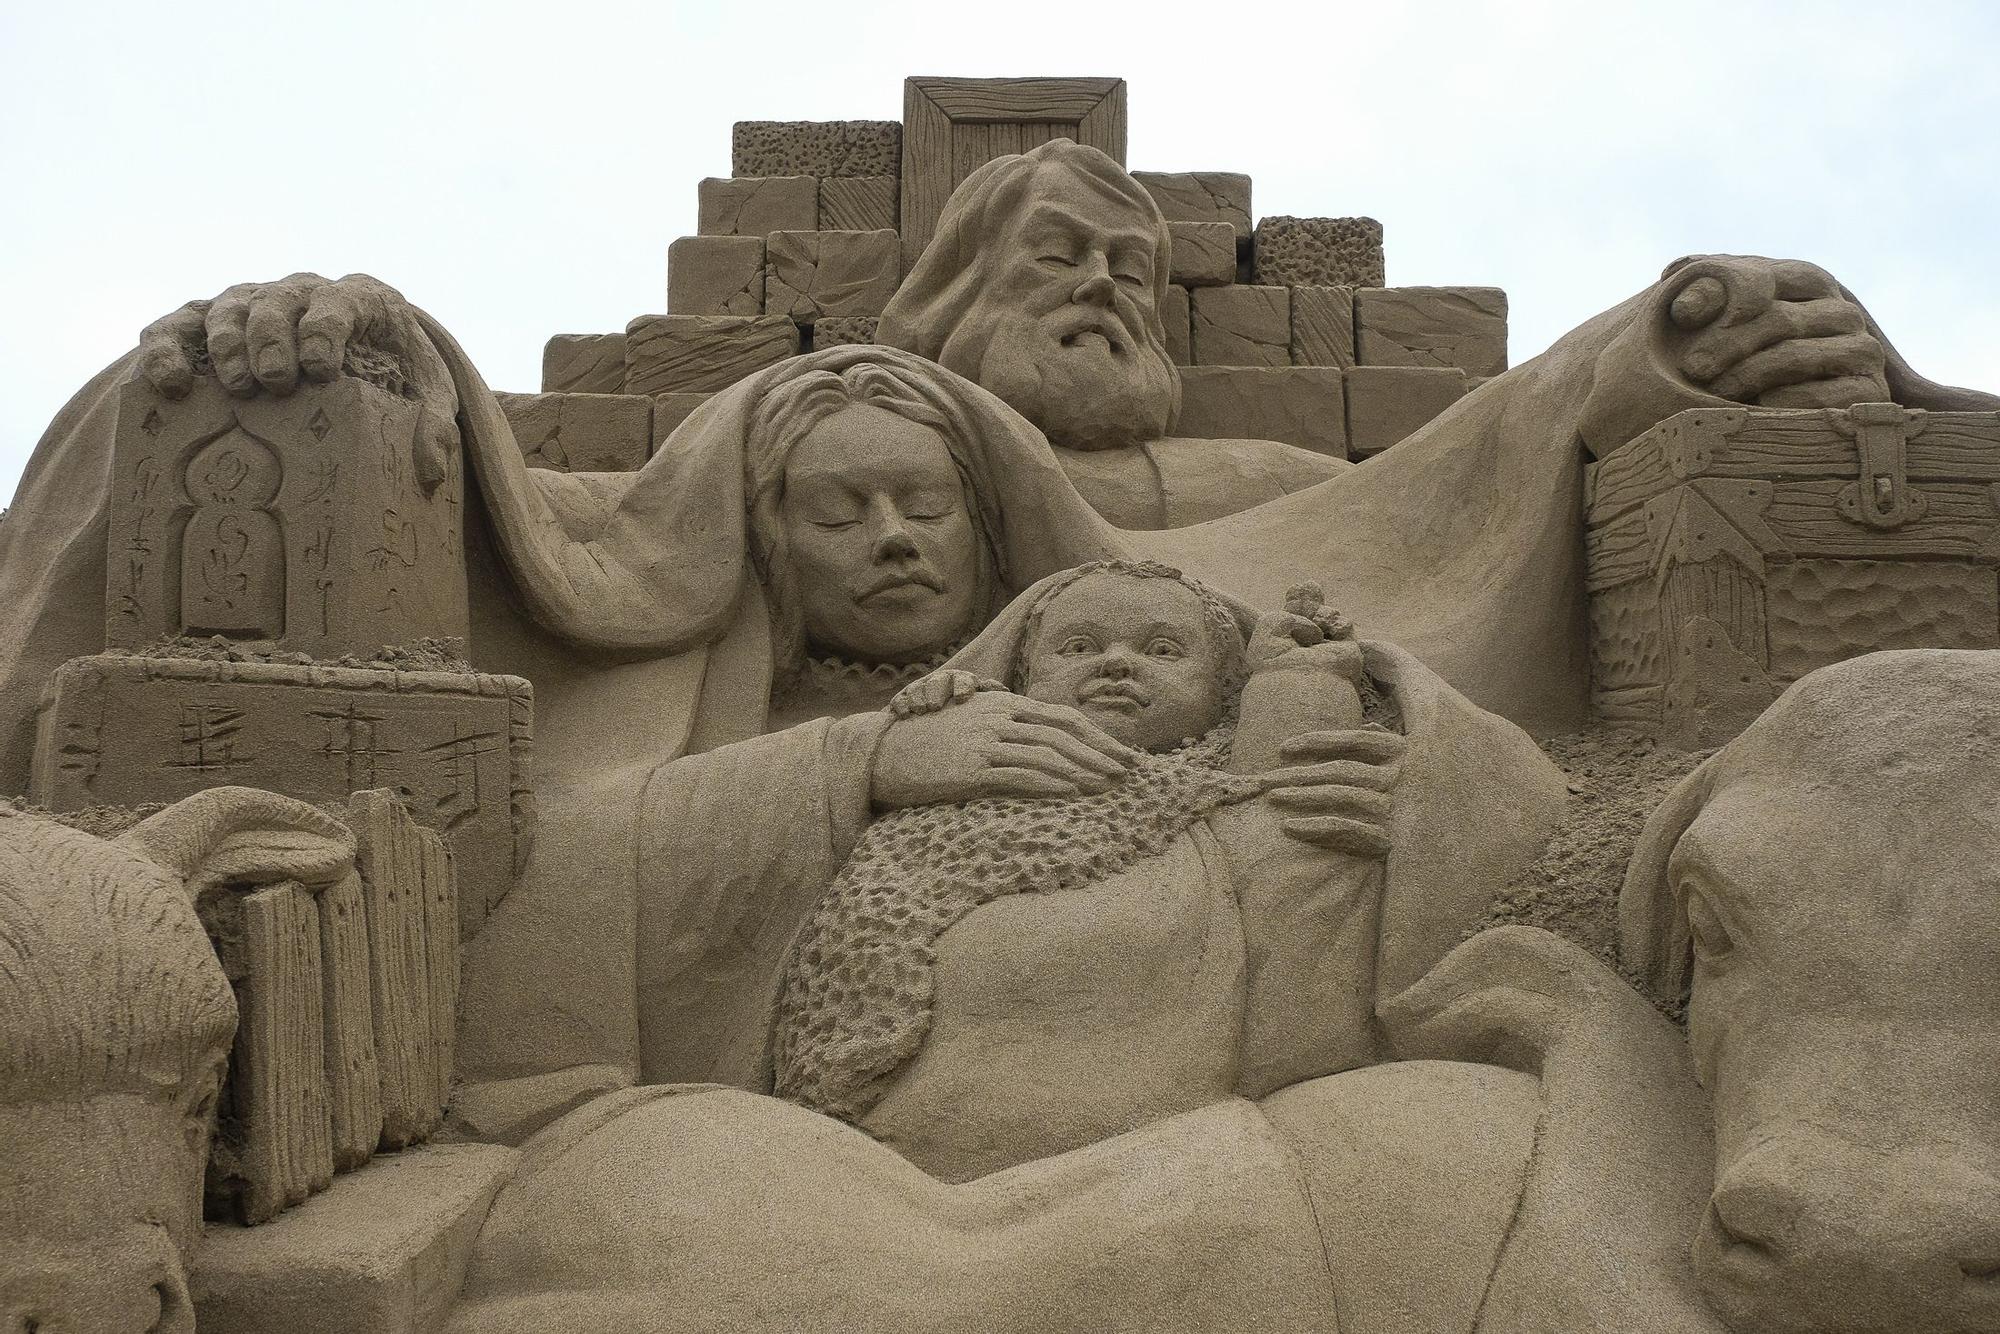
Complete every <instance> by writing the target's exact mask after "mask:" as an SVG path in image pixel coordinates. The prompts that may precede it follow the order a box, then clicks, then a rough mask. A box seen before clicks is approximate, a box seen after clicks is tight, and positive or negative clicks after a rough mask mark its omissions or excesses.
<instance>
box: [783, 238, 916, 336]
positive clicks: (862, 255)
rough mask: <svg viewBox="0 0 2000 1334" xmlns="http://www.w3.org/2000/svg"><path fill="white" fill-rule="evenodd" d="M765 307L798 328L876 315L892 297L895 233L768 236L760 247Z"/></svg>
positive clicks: (897, 259)
mask: <svg viewBox="0 0 2000 1334" xmlns="http://www.w3.org/2000/svg"><path fill="white" fill-rule="evenodd" d="M765 245H766V251H765V265H764V309H765V311H766V313H767V314H770V315H782V316H784V317H786V318H787V319H790V320H791V321H792V322H793V323H795V324H797V325H799V326H801V327H802V328H810V327H811V326H812V325H813V324H815V323H816V322H818V321H819V320H820V319H822V318H824V317H826V316H839V315H874V316H879V315H880V314H881V313H882V310H883V307H885V306H887V305H888V304H889V298H890V297H892V296H894V295H895V294H896V283H897V279H898V276H899V275H898V273H897V270H898V268H899V266H900V264H901V260H902V252H901V247H900V245H899V244H898V242H897V239H896V233H895V232H893V231H888V230H880V231H872V232H835V231H817V232H773V233H771V235H770V238H769V240H768V241H767V242H766V243H765Z"/></svg>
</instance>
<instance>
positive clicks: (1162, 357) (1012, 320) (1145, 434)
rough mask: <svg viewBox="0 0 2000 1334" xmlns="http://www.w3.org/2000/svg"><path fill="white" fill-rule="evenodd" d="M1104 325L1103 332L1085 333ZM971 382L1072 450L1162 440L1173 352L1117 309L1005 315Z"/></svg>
mask: <svg viewBox="0 0 2000 1334" xmlns="http://www.w3.org/2000/svg"><path fill="white" fill-rule="evenodd" d="M978 318H979V316H978V315H976V314H975V315H974V316H972V319H973V320H976V319H978ZM1097 322H1101V324H1102V326H1103V329H1102V331H1095V330H1091V329H1089V328H1087V327H1086V328H1084V329H1082V331H1078V326H1088V325H1090V324H1092V323H1097ZM1066 340H1067V341H1066ZM1114 344H1115V346H1114ZM972 378H973V379H975V380H977V381H978V383H979V384H980V385H981V386H982V387H983V388H985V389H987V390H988V391H990V392H991V393H993V394H994V395H996V396H997V397H999V398H1000V399H1001V400H1003V401H1004V402H1005V403H1006V404H1007V405H1008V406H1009V407H1011V408H1013V409H1014V410H1015V411H1016V412H1018V413H1020V414H1021V415H1022V416H1024V417H1026V418H1027V419H1028V420H1029V421H1031V422H1033V423H1034V424H1035V425H1036V426H1039V427H1040V428H1041V430H1042V434H1044V435H1046V436H1047V437H1048V438H1049V443H1050V444H1053V445H1060V446H1063V447H1064V448H1067V449H1112V448H1116V447H1118V446H1120V445H1130V444H1137V443H1140V442H1142V441H1147V440H1157V439H1159V438H1160V437H1162V436H1164V435H1165V434H1166V433H1167V419H1168V416H1169V415H1170V413H1171V412H1172V410H1173V398H1174V368H1173V362H1172V361H1171V360H1169V359H1168V357H1167V353H1166V349H1165V348H1164V347H1160V346H1158V345H1157V344H1155V343H1154V342H1153V341H1152V340H1150V339H1149V338H1147V337H1146V335H1145V334H1144V333H1143V332H1139V331H1134V330H1133V328H1132V326H1131V323H1130V322H1128V321H1126V320H1124V319H1122V318H1120V316H1119V314H1118V313H1117V312H1115V311H1110V310H1104V311H1098V310H1095V309H1094V308H1091V307H1080V306H1065V307H1062V308H1061V309H1059V310H1057V311H1055V312H1053V313H1051V314H1049V315H1045V316H1040V317H1037V316H1034V315H1031V314H1029V313H1027V312H1025V311H1020V310H1013V311H1009V312H1007V313H1005V314H1001V315H998V316H997V318H995V319H994V322H993V326H992V330H991V333H990V336H989V337H988V339H987V343H986V346H985V348H984V349H983V351H982V352H981V355H980V358H979V364H978V366H977V368H976V369H975V371H974V373H973V375H972Z"/></svg>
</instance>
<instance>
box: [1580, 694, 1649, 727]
mask: <svg viewBox="0 0 2000 1334" xmlns="http://www.w3.org/2000/svg"><path fill="white" fill-rule="evenodd" d="M1665 689H1666V688H1665V687H1664V686H1656V685H1655V686H1623V687H1616V688H1611V689H1605V690H1597V691H1593V692H1592V693H1591V708H1592V710H1593V711H1594V712H1595V713H1596V714H1597V716H1598V717H1599V718H1601V719H1603V720H1604V721H1605V722H1607V723H1616V724H1620V725H1622V726H1626V727H1639V728H1647V729H1650V728H1653V727H1657V726H1658V725H1659V722H1660V704H1661V696H1662V694H1663V693H1664V692H1665Z"/></svg>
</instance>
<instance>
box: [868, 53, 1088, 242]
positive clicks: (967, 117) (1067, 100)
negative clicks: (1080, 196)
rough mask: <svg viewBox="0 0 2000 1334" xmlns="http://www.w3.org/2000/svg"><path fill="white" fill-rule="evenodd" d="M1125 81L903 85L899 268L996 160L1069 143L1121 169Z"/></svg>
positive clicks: (910, 82)
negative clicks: (970, 181)
mask: <svg viewBox="0 0 2000 1334" xmlns="http://www.w3.org/2000/svg"><path fill="white" fill-rule="evenodd" d="M1125 130H1126V121H1125V81H1124V80H1123V79H941V78H912V79H906V80H904V82H903V179H902V189H903V202H902V233H903V271H904V272H905V273H907V272H909V270H910V268H911V266H912V265H914V264H915V263H916V261H917V257H918V256H920V255H921V254H922V253H923V249H924V246H925V245H927V244H929V242H930V239H931V237H932V236H933V235H935V234H936V232H937V224H938V218H939V217H940V216H941V215H942V214H943V212H944V206H945V202H946V201H947V200H949V199H950V198H951V192H952V191H953V190H955V189H957V188H958V185H959V183H960V182H961V181H963V180H964V179H965V178H966V177H967V176H969V175H971V174H972V173H973V172H974V171H977V170H978V169H979V168H980V167H982V166H984V165H985V164H986V163H988V162H990V161H992V160H993V159H994V158H996V157H1004V156H1007V155H1009V154H1014V153H1025V152H1027V151H1029V150H1030V149H1033V148H1037V147H1040V146H1041V145H1042V144H1045V143H1048V142H1049V141H1050V140H1052V139H1057V138H1070V139H1074V140H1076V141H1077V142H1078V143H1081V144H1089V145H1090V146H1091V147H1093V148H1098V149H1101V150H1103V151H1104V152H1105V153H1107V154H1109V155H1110V156H1111V158H1112V159H1113V160H1114V161H1116V162H1117V163H1118V164H1119V165H1120V166H1123V165H1125Z"/></svg>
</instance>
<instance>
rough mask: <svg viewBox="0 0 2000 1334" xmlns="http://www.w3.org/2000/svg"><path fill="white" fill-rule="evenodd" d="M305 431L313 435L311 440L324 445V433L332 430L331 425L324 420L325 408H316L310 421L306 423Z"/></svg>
mask: <svg viewBox="0 0 2000 1334" xmlns="http://www.w3.org/2000/svg"><path fill="white" fill-rule="evenodd" d="M306 429H307V430H308V431H311V432H312V433H313V439H315V440H318V441H320V442H321V443H322V444H324V443H325V441H326V433H327V432H328V431H331V430H332V429H333V423H332V422H330V421H328V420H327V419H326V409H325V408H318V409H316V410H315V411H314V412H313V415H312V417H311V419H309V420H308V421H307V422H306Z"/></svg>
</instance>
